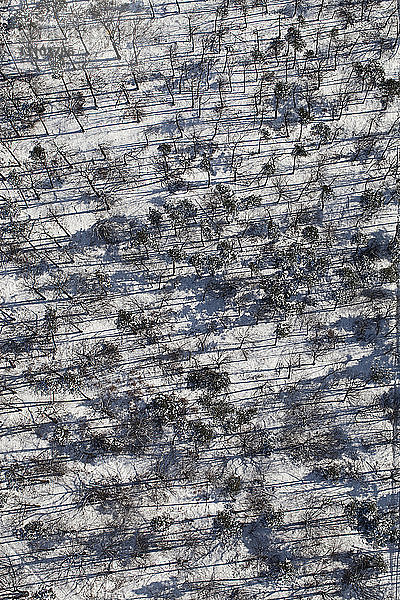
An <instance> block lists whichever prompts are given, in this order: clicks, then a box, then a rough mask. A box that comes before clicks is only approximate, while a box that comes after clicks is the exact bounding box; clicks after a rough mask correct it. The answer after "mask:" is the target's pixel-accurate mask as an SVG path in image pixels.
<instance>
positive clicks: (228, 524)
mask: <svg viewBox="0 0 400 600" xmlns="http://www.w3.org/2000/svg"><path fill="white" fill-rule="evenodd" d="M213 529H214V531H215V533H216V535H217V536H218V537H220V538H222V539H229V538H234V537H237V536H238V535H239V534H240V532H241V530H242V525H241V524H240V523H239V522H238V520H237V519H236V517H235V516H234V515H233V514H232V511H231V510H230V509H228V508H226V509H224V510H221V511H219V512H217V514H216V516H215V517H214V521H213Z"/></svg>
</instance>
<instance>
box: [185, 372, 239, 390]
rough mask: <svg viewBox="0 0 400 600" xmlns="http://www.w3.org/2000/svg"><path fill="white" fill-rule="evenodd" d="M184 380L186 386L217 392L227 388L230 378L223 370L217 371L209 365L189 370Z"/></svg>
mask: <svg viewBox="0 0 400 600" xmlns="http://www.w3.org/2000/svg"><path fill="white" fill-rule="evenodd" d="M186 381H187V385H188V387H189V388H191V389H194V390H204V389H205V390H208V391H210V392H215V393H217V394H218V393H220V392H223V391H224V390H226V389H227V387H228V386H229V384H230V381H231V380H230V377H229V375H228V373H226V372H225V371H217V370H216V369H213V368H211V367H202V368H200V369H193V370H192V371H190V373H188V375H187V378H186Z"/></svg>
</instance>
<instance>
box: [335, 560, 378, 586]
mask: <svg viewBox="0 0 400 600" xmlns="http://www.w3.org/2000/svg"><path fill="white" fill-rule="evenodd" d="M387 570H388V567H387V564H386V561H385V559H384V558H383V556H382V554H358V555H356V556H355V557H354V558H353V559H352V562H351V564H350V566H349V567H348V568H347V569H346V570H345V571H344V573H343V577H342V582H343V583H344V584H345V585H349V584H358V583H359V582H360V581H362V580H366V579H371V578H373V577H376V576H378V575H381V574H382V573H386V572H387Z"/></svg>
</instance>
